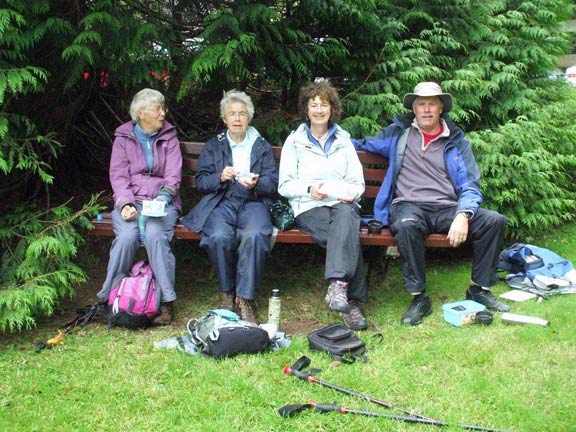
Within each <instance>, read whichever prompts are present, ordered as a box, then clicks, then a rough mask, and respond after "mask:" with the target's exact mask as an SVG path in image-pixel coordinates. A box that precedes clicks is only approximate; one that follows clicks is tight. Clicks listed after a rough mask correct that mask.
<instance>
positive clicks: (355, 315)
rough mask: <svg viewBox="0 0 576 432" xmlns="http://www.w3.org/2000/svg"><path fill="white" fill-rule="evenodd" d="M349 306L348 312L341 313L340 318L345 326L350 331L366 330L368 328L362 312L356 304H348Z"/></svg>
mask: <svg viewBox="0 0 576 432" xmlns="http://www.w3.org/2000/svg"><path fill="white" fill-rule="evenodd" d="M348 305H349V306H350V308H349V310H348V312H342V313H341V314H340V316H341V317H342V319H343V320H344V321H345V322H346V325H347V326H348V327H350V328H351V329H352V330H366V329H367V328H368V322H367V321H366V318H364V315H362V310H361V309H360V306H358V305H357V304H356V302H349V303H348Z"/></svg>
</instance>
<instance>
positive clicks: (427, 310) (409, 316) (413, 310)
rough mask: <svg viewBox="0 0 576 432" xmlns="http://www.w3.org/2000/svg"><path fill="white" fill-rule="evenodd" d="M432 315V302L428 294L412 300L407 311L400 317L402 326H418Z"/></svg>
mask: <svg viewBox="0 0 576 432" xmlns="http://www.w3.org/2000/svg"><path fill="white" fill-rule="evenodd" d="M431 313H432V301H431V300H430V297H429V296H428V294H419V295H417V296H415V297H414V298H413V299H412V303H410V306H408V310H407V311H406V313H405V314H404V315H402V321H401V322H402V324H405V325H413V326H415V325H418V324H420V323H421V322H422V320H423V319H424V317H425V316H428V315H430V314H431Z"/></svg>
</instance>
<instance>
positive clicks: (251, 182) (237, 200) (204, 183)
mask: <svg viewBox="0 0 576 432" xmlns="http://www.w3.org/2000/svg"><path fill="white" fill-rule="evenodd" d="M220 115H221V117H222V120H223V121H224V123H225V124H226V130H225V131H223V132H221V133H220V134H218V135H217V136H216V137H214V138H212V139H211V140H209V141H208V142H207V143H206V145H205V146H204V148H203V149H202V152H201V154H200V158H199V160H198V169H197V171H196V187H197V188H198V190H199V191H200V192H201V193H203V194H204V197H203V198H202V200H201V201H200V202H199V203H198V204H197V205H196V206H195V207H194V208H193V209H192V210H191V211H190V213H189V214H188V215H187V216H186V217H185V218H184V219H183V223H184V225H185V226H186V227H187V228H189V229H191V230H192V231H195V232H202V238H201V240H200V246H201V247H203V248H205V249H206V250H207V252H208V256H209V257H210V261H211V262H212V266H213V267H214V270H215V272H216V276H217V278H218V283H219V285H220V291H221V307H224V308H228V309H231V310H236V311H237V312H238V313H239V315H240V317H241V318H242V319H245V320H248V321H252V322H256V314H255V310H254V303H253V300H254V299H255V298H256V295H257V291H258V287H259V286H260V281H261V279H262V273H263V269H264V264H265V261H266V258H267V256H268V255H269V253H270V237H271V235H272V231H273V226H272V222H271V218H270V210H269V208H270V204H271V203H272V200H273V199H274V197H275V196H276V191H277V188H278V169H277V167H276V161H275V159H274V155H273V153H272V146H271V145H270V144H269V143H268V142H267V141H266V140H265V139H264V138H263V137H262V136H261V135H260V133H259V132H258V131H257V130H256V129H255V128H253V127H251V126H248V125H249V123H250V121H251V120H252V117H253V116H254V105H253V103H252V100H251V99H250V97H249V96H248V95H247V94H246V93H244V92H239V91H236V90H230V91H229V92H226V93H225V95H224V98H223V99H222V101H221V102H220Z"/></svg>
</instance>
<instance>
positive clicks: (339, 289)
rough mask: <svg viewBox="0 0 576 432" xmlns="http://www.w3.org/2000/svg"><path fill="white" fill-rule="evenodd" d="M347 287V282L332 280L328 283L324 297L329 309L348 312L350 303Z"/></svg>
mask: <svg viewBox="0 0 576 432" xmlns="http://www.w3.org/2000/svg"><path fill="white" fill-rule="evenodd" d="M347 287H348V284H347V283H346V282H343V281H333V282H332V283H330V286H329V287H328V292H327V293H326V297H325V300H326V304H327V305H328V307H329V308H330V310H333V311H336V312H345V313H346V312H348V309H349V308H350V305H349V304H348V294H347V289H346V288H347Z"/></svg>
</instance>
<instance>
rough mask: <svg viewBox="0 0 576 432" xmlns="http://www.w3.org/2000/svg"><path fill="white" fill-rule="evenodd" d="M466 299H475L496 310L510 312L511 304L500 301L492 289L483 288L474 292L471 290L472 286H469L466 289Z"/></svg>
mask: <svg viewBox="0 0 576 432" xmlns="http://www.w3.org/2000/svg"><path fill="white" fill-rule="evenodd" d="M466 300H473V301H475V302H476V303H480V304H482V305H484V306H486V308H487V309H490V310H493V311H496V312H508V311H509V310H510V306H508V305H507V304H504V303H502V302H500V301H498V300H497V299H496V297H494V294H492V292H491V291H488V290H485V289H481V290H480V292H477V293H473V292H471V291H470V288H468V289H467V290H466Z"/></svg>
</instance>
